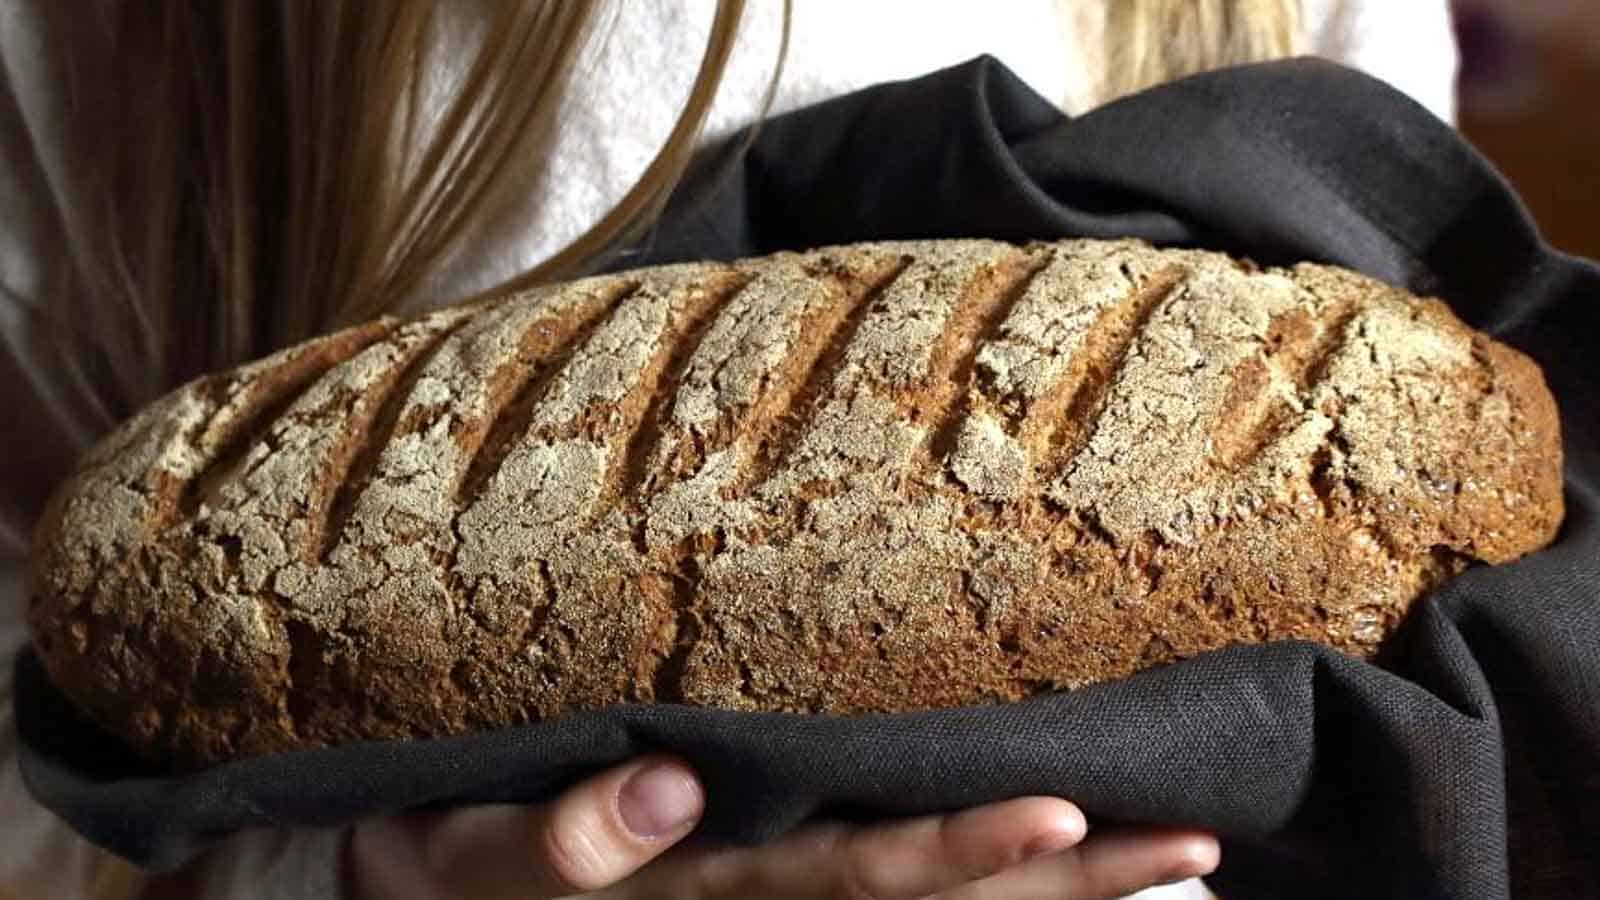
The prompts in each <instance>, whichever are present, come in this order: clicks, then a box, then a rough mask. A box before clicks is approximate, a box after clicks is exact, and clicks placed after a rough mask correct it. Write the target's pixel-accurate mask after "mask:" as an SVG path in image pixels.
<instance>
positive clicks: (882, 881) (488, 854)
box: [346, 757, 1220, 900]
mask: <svg viewBox="0 0 1600 900" xmlns="http://www.w3.org/2000/svg"><path fill="white" fill-rule="evenodd" d="M703 806H704V794H703V792H702V789H701V787H700V784H699V782H698V781H696V779H695V777H694V775H693V773H692V772H691V771H690V770H689V769H688V768H687V767H686V766H685V765H684V764H682V763H681V762H677V761H674V760H671V759H668V758H665V757H642V758H639V759H636V760H633V761H631V762H628V763H625V764H623V765H621V766H618V767H617V768H614V769H611V770H609V771H607V772H604V773H602V774H600V775H597V776H595V777H593V778H591V779H589V780H588V781H586V782H584V783H582V784H579V785H576V786H575V787H573V788H571V789H570V790H568V791H567V792H566V793H565V794H563V795H562V796H560V797H559V798H557V799H556V800H554V801H553V802H551V803H548V804H545V805H542V806H509V805H504V806H480V807H472V808H468V809H462V810H454V811H450V812H445V813H431V814H420V813H419V814H409V815H404V816H396V817H391V818H386V819H380V820H376V821H373V822H369V823H365V824H363V825H361V826H358V827H357V828H356V829H355V831H354V833H353V835H352V837H351V841H350V845H349V849H348V859H347V864H348V868H347V873H346V874H347V881H348V884H349V886H350V893H351V894H352V896H354V897H357V898H361V900H368V898H372V900H376V898H380V897H381V898H386V900H389V898H392V900H437V898H446V897H449V898H461V900H500V898H505V900H512V898H515V900H553V898H557V897H565V896H570V895H581V896H583V897H585V898H593V900H646V898H649V900H734V898H739V900H745V898H757V897H759V898H765V900H813V898H815V900H821V898H827V900H901V898H904V900H912V898H921V897H928V896H937V897H940V898H945V900H1032V898H1038V900H1074V898H1091V897H1115V896H1120V895H1122V894H1127V893H1132V892H1134V891H1137V890H1141V889H1143V888H1146V887H1149V886H1151V885H1155V884H1160V883H1163V882H1168V881H1177V880H1180V879H1184V878H1190V877H1193V876H1196V875H1204V874H1206V873H1209V872H1210V871H1211V870H1212V869H1214V868H1215V867H1216V865H1217V861H1218V856H1219V852H1220V851H1219V849H1218V846H1217V842H1216V840H1215V839H1214V838H1212V837H1211V836H1210V835H1207V834H1204V833H1201V832H1195V831H1184V830H1177V829H1166V830H1156V829H1144V830H1123V831H1118V832H1108V833H1106V834H1099V833H1097V834H1095V835H1094V836H1092V837H1089V838H1087V839H1085V834H1086V831H1087V825H1086V824H1085V821H1084V818H1083V813H1082V812H1080V811H1079V810H1078V808H1077V807H1076V806H1073V805H1072V804H1071V803H1069V802H1067V801H1065V800H1060V799H1056V798H1051V797H1023V798H1020V799H1016V800H1007V801H1005V802H1001V803H993V804H990V805H988V806H980V807H976V808H973V809H969V810H965V811H962V812H959V813H953V814H949V815H936V816H925V817H922V818H915V819H907V820H903V821H898V822H892V823H888V824H881V825H872V826H847V825H838V824H819V825H808V826H806V827H803V828H800V829H797V830H795V831H794V832H792V833H790V834H788V835H786V836H784V837H781V838H779V839H778V840H776V841H773V842H771V843H768V844H764V845H762V846H759V847H718V848H700V847H692V848H680V849H678V850H674V851H673V852H671V853H667V852H665V851H667V850H668V849H669V848H671V847H672V846H673V845H674V844H676V843H677V842H678V841H680V840H682V839H683V838H684V837H686V836H687V835H688V834H689V833H690V832H691V831H693V830H694V827H695V824H696V823H697V822H698V821H699V818H700V814H701V811H702V808H703Z"/></svg>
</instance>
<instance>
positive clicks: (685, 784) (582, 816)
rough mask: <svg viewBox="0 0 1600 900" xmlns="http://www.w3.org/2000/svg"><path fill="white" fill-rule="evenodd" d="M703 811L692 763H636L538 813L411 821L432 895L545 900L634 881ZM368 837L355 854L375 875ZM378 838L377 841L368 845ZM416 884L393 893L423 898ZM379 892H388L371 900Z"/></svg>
mask: <svg viewBox="0 0 1600 900" xmlns="http://www.w3.org/2000/svg"><path fill="white" fill-rule="evenodd" d="M704 805H705V795H704V792H703V790H702V789H701V787H700V783H699V781H697V780H696V779H695V777H694V773H693V772H691V771H690V770H689V768H688V767H687V766H686V765H684V764H683V763H682V762H679V761H677V760H673V759H670V758H667V757H661V756H647V757H640V758H638V759H635V760H632V761H629V762H627V763H624V764H622V765H620V766H617V767H616V768H613V769H610V770H607V771H605V772H602V773H601V774H599V775H596V776H594V777H592V778H590V779H589V780H587V781H584V782H581V783H579V784H577V785H574V786H573V787H571V788H569V789H567V791H566V793H564V794H562V795H561V796H560V797H557V798H556V799H555V800H553V801H551V802H550V803H547V804H544V805H541V806H532V807H529V806H512V805H491V806H476V807H470V808H467V809H461V810H455V811H452V812H449V813H445V814H442V815H437V816H432V817H430V818H429V819H428V820H426V821H420V822H413V823H411V825H410V827H409V829H408V830H409V831H410V835H409V838H410V840H409V843H411V844H412V847H413V849H412V850H411V851H410V852H411V853H413V854H417V855H418V856H420V859H421V862H422V864H423V866H424V868H425V869H426V871H427V879H426V880H427V881H429V882H431V883H432V885H433V886H434V891H433V892H432V893H433V895H434V896H437V897H451V898H456V897H460V898H472V900H479V898H502V897H504V898H511V897H515V898H518V900H548V898H555V897H563V896H566V895H568V894H576V893H584V892H588V891H595V890H599V889H601V888H604V887H609V886H610V885H613V884H615V883H616V882H618V881H620V880H622V879H624V878H626V877H628V876H629V875H631V874H633V872H635V871H636V870H638V869H639V868H640V867H642V866H643V865H644V864H646V863H648V862H650V861H651V860H652V859H654V858H655V857H656V856H658V855H660V854H661V853H662V852H663V851H665V850H666V849H667V848H668V847H671V846H672V845H673V844H675V843H677V842H678V841H679V840H682V839H683V838H684V837H685V836H686V835H688V834H689V832H690V831H693V830H694V826H695V825H696V824H697V823H698V822H699V820H700V814H701V811H702V810H703V808H704ZM375 824H376V825H377V826H378V828H379V829H380V830H383V831H388V830H389V829H387V828H383V827H382V823H375ZM363 837H365V835H362V834H361V833H359V831H358V834H357V839H356V845H355V847H354V848H353V851H354V852H356V853H357V856H358V858H357V859H356V860H355V866H354V867H353V868H354V869H356V870H357V871H358V872H360V871H363V870H365V871H371V870H372V869H373V868H375V866H374V865H373V863H374V862H375V860H371V859H370V857H372V856H374V855H375V854H373V853H371V852H367V853H365V854H363V853H362V847H361V842H362V838H363ZM378 840H379V835H377V834H374V835H372V836H371V840H369V841H368V844H369V845H370V844H371V843H375V842H378ZM368 849H369V850H370V846H369V847H368ZM400 852H401V853H405V852H406V851H405V850H404V849H401V850H400ZM362 855H365V856H367V857H369V859H367V860H363V859H361V858H360V857H361V856H362ZM379 855H382V856H390V857H391V859H392V858H393V857H392V856H391V854H390V853H387V852H385V853H382V854H379ZM413 858H417V856H414V857H413ZM397 868H405V867H404V866H400V867H397ZM389 874H390V875H391V878H390V879H385V878H382V877H381V876H380V877H379V878H377V879H374V881H389V880H392V876H393V875H394V874H395V873H394V872H392V871H391V873H389ZM408 880H409V879H408ZM417 887H418V885H417V884H416V882H415V881H411V883H410V884H407V885H406V886H405V890H404V891H403V892H401V893H398V894H395V895H394V896H408V897H409V896H424V894H421V893H419V892H418V890H417ZM379 895H386V896H387V895H388V894H386V893H384V892H376V893H372V894H371V896H379Z"/></svg>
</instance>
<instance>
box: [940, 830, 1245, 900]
mask: <svg viewBox="0 0 1600 900" xmlns="http://www.w3.org/2000/svg"><path fill="white" fill-rule="evenodd" d="M1221 857H1222V850H1221V847H1220V846H1219V845H1218V844H1217V839H1216V838H1214V837H1212V836H1211V835H1209V834H1206V833H1205V832H1200V831H1187V830H1177V829H1137V830H1133V829H1130V830H1127V831H1118V832H1108V833H1105V834H1095V835H1093V836H1091V837H1090V838H1089V839H1088V840H1085V841H1083V842H1082V843H1080V844H1078V845H1076V846H1074V847H1071V848H1068V849H1067V850H1064V851H1062V852H1060V853H1053V854H1050V855H1047V856H1042V857H1038V858H1036V859H1033V860H1031V861H1029V862H1027V863H1024V864H1022V865H1020V866H1016V867H1014V868H1011V869H1008V870H1006V871H1004V872H1001V873H999V874H998V875H994V876H991V877H989V878H985V879H982V880H981V881H974V882H971V883H969V884H966V885H963V886H961V887H958V888H954V889H951V890H948V891H946V892H944V893H942V894H939V895H938V896H939V898H940V900H1095V898H1102V897H1122V896H1124V895H1126V894H1131V893H1134V892H1136V891H1141V890H1144V889H1145V888H1148V887H1153V886H1155V885H1158V884H1168V883H1171V882H1175V881H1183V880H1185V879H1188V878H1195V877H1198V876H1201V875H1209V874H1210V873H1211V872H1213V871H1215V870H1216V868H1217V864H1218V863H1219V862H1220V860H1221Z"/></svg>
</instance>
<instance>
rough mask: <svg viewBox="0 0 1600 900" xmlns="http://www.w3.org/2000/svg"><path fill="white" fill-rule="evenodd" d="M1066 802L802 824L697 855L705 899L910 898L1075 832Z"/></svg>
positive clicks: (1028, 800)
mask: <svg viewBox="0 0 1600 900" xmlns="http://www.w3.org/2000/svg"><path fill="white" fill-rule="evenodd" d="M1085 830H1086V825H1085V824H1084V820H1083V813H1081V812H1080V811H1079V810H1078V808H1077V807H1076V806H1073V805H1072V804H1071V803H1068V802H1067V801H1065V800H1059V799H1056V798H1052V797H1025V798H1021V799H1017V800H1008V801H1005V802H1001V803H994V804H990V805H987V806H981V807H976V808H974V809H970V810H966V811H963V812H960V813H955V814H952V815H942V816H924V817H919V818H915V819H909V820H906V821H902V822H894V823H890V824H885V825H878V826H872V827H859V828H858V827H850V826H845V825H812V826H808V827H806V828H802V829H800V830H799V831H797V832H795V833H793V834H790V835H787V836H785V837H783V838H780V839H779V840H777V841H775V842H773V843H770V844H767V845H765V846H763V847H757V848H750V849H744V850H736V851H724V852H720V853H716V854H712V855H710V856H707V857H705V858H703V859H701V860H700V861H699V866H698V868H699V870H700V871H699V872H698V873H697V874H698V878H697V880H696V883H697V884H698V885H699V887H700V893H702V894H703V895H704V896H707V897H736V896H739V897H745V896H763V897H818V898H823V897H827V898H834V897H848V898H851V900H911V898H917V897H925V896H927V895H929V894H932V893H936V892H938V891H940V890H943V889H945V888H947V887H951V886H954V885H958V884H964V883H966V882H969V881H972V880H974V879H977V878H983V877H985V876H988V875H992V874H994V873H995V872H999V871H1001V870H1002V869H1004V868H1006V867H1007V866H1011V865H1015V864H1017V863H1018V862H1020V861H1022V860H1023V859H1025V858H1028V857H1029V856H1036V855H1039V854H1044V853H1051V852H1055V851H1059V850H1061V849H1063V848H1066V847H1070V846H1072V845H1073V844H1074V843H1076V842H1077V841H1079V840H1081V839H1082V838H1083V835H1084V832H1085Z"/></svg>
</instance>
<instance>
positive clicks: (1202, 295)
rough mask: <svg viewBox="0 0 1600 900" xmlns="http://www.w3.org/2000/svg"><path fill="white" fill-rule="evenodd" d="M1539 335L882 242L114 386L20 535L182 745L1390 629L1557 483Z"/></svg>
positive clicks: (139, 740)
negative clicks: (157, 385) (143, 402)
mask: <svg viewBox="0 0 1600 900" xmlns="http://www.w3.org/2000/svg"><path fill="white" fill-rule="evenodd" d="M1561 514H1562V510H1561V479H1560V442H1559V434H1558V425H1557V419H1556V412H1555V407H1554V401H1553V400H1552V398H1551V397H1550V394H1549V392H1548V390H1547V389H1546V388H1545V386H1544V384H1543V381H1542V378H1541V376H1540V373H1539V371H1538V368H1537V366H1535V365H1534V364H1533V363H1532V362H1530V361H1529V360H1527V359H1526V358H1524V357H1523V356H1521V355H1520V354H1518V353H1516V352H1515V351H1514V350H1511V349H1509V348H1507V347H1504V346H1501V345H1499V344H1496V343H1494V342H1493V341H1491V340H1490V339H1488V338H1487V337H1484V336H1482V335H1478V334H1475V333H1473V332H1471V331H1470V330H1468V329H1467V328H1466V327H1465V326H1463V325H1461V324H1460V323H1459V322H1458V321H1457V320H1456V319H1455V318H1454V317H1453V316H1452V315H1451V314H1450V312H1449V311H1448V310H1447V309H1446V308H1445V307H1444V306H1443V305H1441V304H1439V303H1437V302H1435V301H1430V300H1418V299H1416V298H1413V297H1410V296H1409V295H1406V294H1404V293H1403V292H1400V291H1397V290H1395V289H1392V288H1389V287H1386V286H1384V285H1381V284H1379V283H1377V282H1374V281H1372V280H1370V279H1366V278H1363V277H1361V276H1357V275H1354V274H1351V273H1348V272H1343V271H1340V270H1337V269H1332V268H1328V267H1323V266H1312V265H1303V266H1299V267H1296V268H1294V269H1292V270H1273V271H1265V272H1262V271H1256V270H1255V269H1253V268H1251V267H1249V266H1246V265H1243V264H1238V263H1235V262H1234V261H1232V260H1230V259H1228V258H1227V257H1224V256H1221V255H1218V254H1212V253H1203V252H1196V251H1174V250H1167V251H1158V250H1153V249H1151V248H1149V247H1148V246H1145V245H1143V244H1140V243H1137V242H1131V241H1118V242H1103V241H1066V242H1061V243H1058V244H1048V245H1046V244H1040V245H1031V246H1027V247H1015V246H1011V245H1006V244H1000V243H993V242H984V241H947V242H923V243H901V244H872V245H859V246H851V247H841V248H831V249H825V250H819V251H815V252H812V253H806V254H780V255H777V256H774V257H770V258H766V259H760V260H752V261H747V262H741V263H735V264H731V265H689V266H672V267H664V268H659V269H651V270H642V271H638V272H631V273H625V274H622V275H617V276H608V277H602V278H595V279H588V280H585V281H581V282H575V283H573V284H570V285H563V286H557V287H555V288H551V289H546V290H542V291H539V292H536V293H533V294H528V295H523V296H518V297H512V298H507V299H505V300H502V301H498V302H495V303H491V304H484V305H479V306H475V307H472V308H464V309H457V310H446V311H442V312H439V313H435V314H433V315H431V316H428V317H425V318H423V319H420V320H417V321H415V322H411V323H406V324H399V323H394V322H380V323H375V324H373V325H371V326H366V327H364V328H362V329H355V330H351V331H347V332H343V333H341V334H338V335H334V336H331V337H328V338H324V339H321V340H320V341H317V342H312V343H311V344H307V345H304V346H302V347H299V348H293V349H291V350H288V351H285V352H284V353H281V354H278V355H277V356H275V357H271V358H269V359H267V360H263V361H262V362H260V363H255V364H252V365H250V366H246V367H243V368H241V369H240V370H237V371H235V372H231V373H224V374H221V375H217V376H213V377H210V378H206V379H201V380H200V381H198V382H196V383H194V384H192V385H189V386H186V387H184V388H182V389H180V390H179V391H177V392H174V394H172V395H171V396H169V397H168V398H166V399H164V400H162V401H161V402H159V403H157V404H155V405H154V406H152V407H151V408H150V409H148V410H146V411H145V412H143V413H141V414H140V415H139V416H137V417H135V418H134V419H133V420H130V421H129V422H128V423H127V424H125V425H124V426H123V427H122V428H121V429H119V430H118V431H117V432H116V433H115V434H114V435H112V436H111V437H110V438H108V439H107V441H106V442H104V443H103V444H102V446H101V447H100V448H98V449H97V451H96V452H95V453H93V454H92V455H91V456H90V457H89V458H88V460H87V461H86V462H85V463H84V465H83V466H82V468H81V469H80V471H79V472H78V474H77V475H76V476H75V477H74V479H73V480H72V482H71V483H69V484H68V485H66V486H65V487H64V488H63V489H62V490H61V491H60V492H59V493H58V495H57V497H56V499H55V501H54V502H53V503H52V506H51V511H50V513H49V514H47V515H46V517H45V518H44V520H43V521H42V522H41V524H40V528H39V532H38V534H37V539H36V549H35V556H36V571H35V574H36V585H37V590H36V598H35V605H34V609H33V617H32V618H33V626H34V633H35V643H36V645H37V647H38V648H39V651H40V654H41V657H42V658H43V659H44V661H45V664H46V666H47V668H48V669H49V671H50V673H51V675H52V677H53V678H54V679H55V680H56V681H57V683H58V684H59V685H60V686H61V687H62V688H63V690H65V691H66V692H67V693H68V695H69V696H71V697H72V698H73V699H74V700H76V701H77V702H78V703H80V704H81V705H83V706H84V707H85V708H86V709H88V710H89V711H90V712H91V713H92V714H93V715H94V716H95V717H96V718H97V719H98V720H100V721H101V722H103V723H104V724H106V725H107V726H108V727H111V728H113V729H114V730H116V731H117V732H118V733H120V734H122V735H123V736H124V737H126V738H128V739H129V740H130V741H131V742H132V743H133V744H134V745H135V746H136V747H138V748H140V749H141V750H142V751H144V752H146V753H149V754H151V755H152V756H158V757H163V758H169V759H174V760H177V761H179V762H180V763H181V764H183V765H188V766H193V765H201V764H206V763H211V762H216V761H219V760H224V759H230V758H236V757H239V756H244V755H250V754H256V753H261V752H268V751H274V750H282V749H288V748H292V747H300V746H308V745H321V744H330V743H339V742H343V741H348V740H355V739H363V738H393V737H409V736H423V735H438V734H450V733H459V732H463V731H469V730H479V729H486V728H492V727H497V726H504V725H510V724H515V723H520V722H525V721H529V720H532V719H537V718H540V717H546V716H551V715H556V714H559V713H561V712H563V711H567V710H571V709H575V708H584V707H594V706H600V705H605V704H609V703H615V702H620V701H683V702H690V703H699V704H709V705H717V706H723V707H729V708H735V709H783V710H808V711H824V710H825V711H833V712H845V711H859V710H900V709H912V708H925V707H933V706H944V705H950V704H961V703H970V702H977V701H982V700H988V699H1009V698H1018V697H1022V696H1025V695H1027V694H1030V693H1033V692H1037V691H1039V690H1046V689H1050V688H1054V687H1074V686H1078V685H1083V684H1088V683H1092V682H1097V681H1103V680H1106V679H1109V678H1116V677H1119V676H1122V675H1126V674H1128V673H1131V672H1133V671H1136V670H1139V669H1141V668H1145V667H1148V666H1151V665H1157V664H1160V663H1163V662H1167V661H1170V660H1173V659H1177V658H1181V657H1184V656H1188V655H1192V654H1195V653H1198V652H1202V651H1204V650H1208V649H1212V648H1216V647H1220V646H1224V645H1227V644H1230V643H1235V642H1240V641H1261V640H1274V639H1281V638H1304V639H1310V640H1316V641H1321V642H1324V643H1327V644H1330V645H1332V646H1334V647H1338V648H1340V649H1342V650H1345V651H1348V652H1351V653H1356V654H1360V655H1370V654H1371V653H1372V652H1373V651H1375V649H1376V648H1377V647H1378V645H1379V644H1380V642H1381V641H1382V640H1383V638H1384V637H1385V636H1387V635H1388V634H1389V633H1390V632H1391V631H1392V629H1393V628H1394V626H1395V625H1396V623H1397V622H1398V621H1399V620H1400V618H1401V617H1402V615H1403V614H1404V612H1405V610H1406V609H1407V607H1408V606H1409V604H1410V603H1411V602H1412V601H1414V600H1415V599H1416V598H1417V597H1418V596H1419V595H1420V594H1422V593H1423V592H1425V591H1426V590H1427V589H1429V588H1430V587H1431V586H1433V585H1435V584H1437V583H1438V582H1440V581H1441V580H1443V579H1445V578H1448V577H1450V576H1451V575H1453V574H1454V573H1456V572H1458V571H1460V569H1461V568H1463V567H1464V566H1465V565H1467V564H1469V563H1471V562H1473V561H1482V562H1489V563H1497V562H1503V561H1506V560H1509V559H1512V558H1515V557H1517V556H1519V555H1522V554H1525V553H1528V552H1531V551H1532V550H1535V549H1537V548H1538V547H1540V546H1542V545H1544V544H1545V543H1547V542H1548V541H1549V540H1550V539H1551V538H1552V537H1553V536H1554V534H1555V530H1556V528H1557V527H1558V525H1559V523H1560V520H1561Z"/></svg>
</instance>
